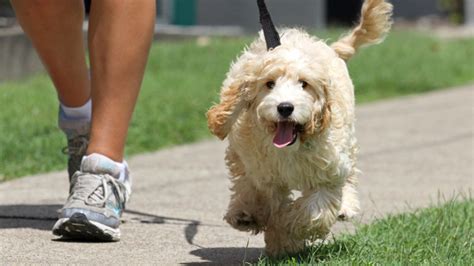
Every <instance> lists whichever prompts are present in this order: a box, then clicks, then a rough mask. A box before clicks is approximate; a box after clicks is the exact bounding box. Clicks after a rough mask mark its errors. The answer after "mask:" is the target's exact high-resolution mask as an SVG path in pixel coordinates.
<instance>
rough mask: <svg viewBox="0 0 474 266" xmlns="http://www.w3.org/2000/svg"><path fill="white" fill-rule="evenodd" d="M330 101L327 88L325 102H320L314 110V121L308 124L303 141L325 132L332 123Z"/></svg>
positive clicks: (325, 89)
mask: <svg viewBox="0 0 474 266" xmlns="http://www.w3.org/2000/svg"><path fill="white" fill-rule="evenodd" d="M327 100H328V92H327V88H326V87H324V100H323V102H321V100H318V107H317V108H315V109H314V113H313V119H312V120H311V121H310V122H309V123H307V124H306V127H305V130H304V134H303V136H302V138H303V140H305V139H307V138H308V137H309V136H311V135H314V134H318V133H321V132H323V131H324V130H325V129H326V128H328V127H329V124H330V123H331V103H330V102H329V101H327Z"/></svg>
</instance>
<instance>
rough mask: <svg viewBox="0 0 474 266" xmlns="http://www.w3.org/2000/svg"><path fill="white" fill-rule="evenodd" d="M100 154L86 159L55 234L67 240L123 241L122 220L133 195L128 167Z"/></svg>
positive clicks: (72, 186)
mask: <svg viewBox="0 0 474 266" xmlns="http://www.w3.org/2000/svg"><path fill="white" fill-rule="evenodd" d="M122 165H123V167H121V166H120V165H119V164H117V163H115V162H114V161H112V160H110V159H109V158H107V157H105V156H103V155H100V154H91V155H89V156H85V157H84V159H83V160H82V164H81V169H80V171H77V172H76V173H75V174H74V175H73V176H72V179H71V186H70V192H69V194H70V196H69V198H68V199H67V201H66V204H65V205H64V207H63V208H62V209H61V210H60V211H59V212H60V214H59V220H58V221H57V222H56V224H55V225H54V227H53V234H54V235H57V236H62V237H63V238H66V239H75V240H92V241H118V240H120V229H119V225H120V217H121V215H122V212H123V210H124V209H125V203H126V202H127V201H128V198H129V196H130V192H131V179H130V176H129V172H128V166H127V164H126V163H125V162H124V163H123V164H122Z"/></svg>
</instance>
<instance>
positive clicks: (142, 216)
mask: <svg viewBox="0 0 474 266" xmlns="http://www.w3.org/2000/svg"><path fill="white" fill-rule="evenodd" d="M125 213H127V214H131V215H134V216H137V217H133V218H131V220H132V221H138V222H140V223H151V224H165V223H166V224H177V225H183V224H184V225H186V227H185V229H184V237H185V238H186V242H188V244H191V245H194V243H193V239H194V237H195V236H196V235H197V233H198V227H199V226H200V225H203V224H202V223H201V222H200V221H198V220H192V219H182V218H176V217H166V216H159V215H155V214H150V213H146V212H141V211H135V210H125ZM205 226H213V225H207V224H206V225H205ZM216 226H218V225H216Z"/></svg>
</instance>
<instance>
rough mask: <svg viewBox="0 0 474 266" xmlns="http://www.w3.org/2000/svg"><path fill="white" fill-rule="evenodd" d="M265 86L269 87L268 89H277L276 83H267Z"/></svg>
mask: <svg viewBox="0 0 474 266" xmlns="http://www.w3.org/2000/svg"><path fill="white" fill-rule="evenodd" d="M265 86H267V88H268V89H270V90H271V89H273V87H275V81H267V83H265Z"/></svg>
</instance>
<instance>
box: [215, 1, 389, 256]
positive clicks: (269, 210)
mask: <svg viewBox="0 0 474 266" xmlns="http://www.w3.org/2000/svg"><path fill="white" fill-rule="evenodd" d="M392 8H393V7H392V5H391V4H390V3H388V2H386V1H385V0H365V2H364V3H363V6H362V12H361V19H360V22H359V24H358V25H357V26H356V27H355V28H354V29H353V30H352V31H350V32H349V33H348V34H346V35H345V36H343V37H342V38H341V39H339V40H338V41H336V42H335V43H333V44H330V45H328V44H326V42H325V41H323V40H320V39H318V38H316V37H312V36H310V35H309V34H308V33H307V32H305V31H303V30H301V29H283V30H282V31H281V34H279V36H276V37H277V38H279V39H280V41H281V43H278V45H277V46H276V47H271V49H269V50H267V48H268V47H265V42H266V41H267V43H268V40H267V39H266V38H267V36H266V32H263V34H262V33H261V34H260V37H259V38H257V40H255V41H254V42H253V43H252V44H251V45H250V46H249V47H247V48H246V49H245V50H244V52H243V53H242V54H241V55H240V56H239V57H238V59H237V60H236V61H235V62H234V63H232V65H231V68H230V70H229V72H228V73H227V78H226V79H225V81H224V82H223V86H222V89H221V94H220V102H219V103H218V104H216V105H214V106H213V107H211V109H210V110H209V111H208V112H207V118H208V126H209V129H210V131H211V132H212V133H213V134H214V135H216V136H217V137H218V138H220V139H225V138H227V139H228V142H229V146H228V148H227V150H226V156H225V161H226V164H227V167H228V169H229V171H230V176H231V182H232V187H231V191H232V195H231V199H230V203H229V207H228V210H227V214H226V215H225V217H224V219H225V220H226V221H227V222H228V223H229V224H230V225H231V226H232V227H234V228H236V229H238V230H241V231H247V232H252V233H254V234H257V233H259V232H264V239H265V244H266V247H265V251H266V253H267V255H269V256H271V257H279V256H282V255H285V254H294V253H298V252H300V251H302V250H303V249H304V247H305V245H306V243H308V242H309V241H314V240H317V239H324V238H325V237H326V236H327V234H328V233H329V232H330V228H331V226H332V225H333V224H334V223H335V222H336V221H337V220H338V219H339V220H347V219H350V218H352V217H354V215H356V214H357V213H358V211H359V208H360V207H359V200H358V196H357V190H356V186H357V173H358V169H357V168H356V159H357V158H356V157H357V150H358V146H357V140H356V137H355V135H354V131H355V129H354V122H355V115H354V86H353V83H352V80H351V78H350V76H349V72H348V68H347V65H346V63H347V61H348V60H349V59H350V58H351V57H353V56H354V55H355V53H356V52H357V50H358V49H359V48H360V47H362V46H366V45H369V44H376V43H380V42H382V40H383V39H384V37H385V36H386V34H387V33H388V31H389V30H390V28H391V24H392V21H391V14H392ZM262 25H263V23H262ZM264 37H265V38H264ZM372 74H374V73H371V75H372ZM294 190H296V191H300V193H301V196H300V197H299V198H296V199H294V197H293V194H292V191H294Z"/></svg>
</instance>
